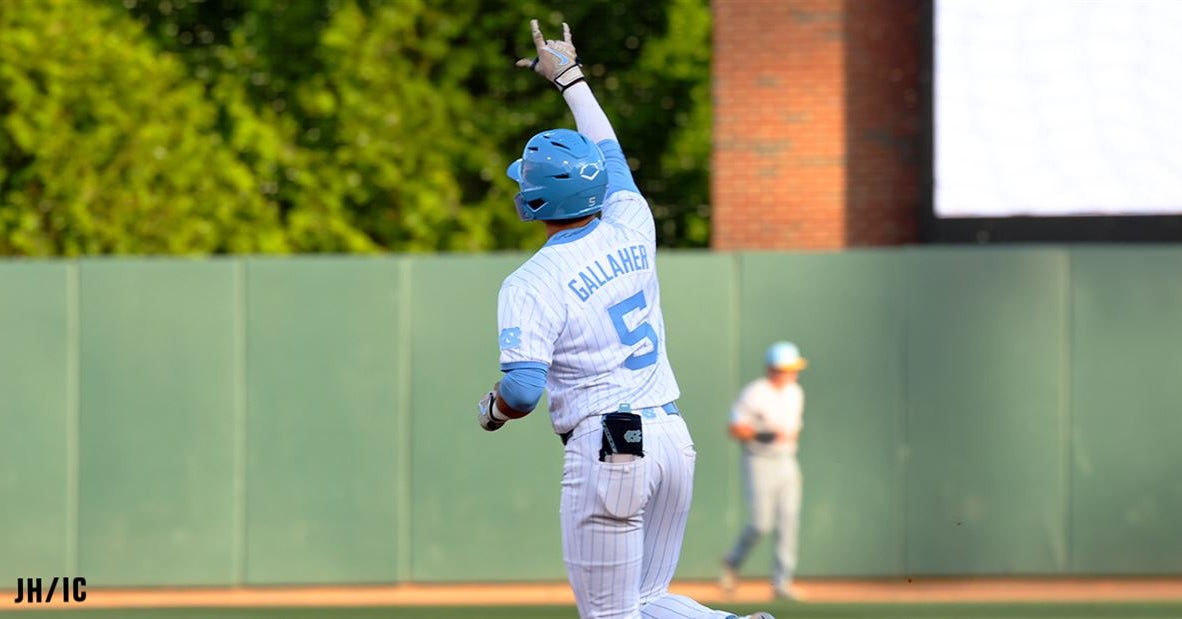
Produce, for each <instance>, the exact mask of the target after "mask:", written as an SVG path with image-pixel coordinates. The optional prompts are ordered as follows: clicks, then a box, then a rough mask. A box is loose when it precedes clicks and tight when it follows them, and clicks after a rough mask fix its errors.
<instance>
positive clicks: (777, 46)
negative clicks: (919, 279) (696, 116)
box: [711, 0, 930, 249]
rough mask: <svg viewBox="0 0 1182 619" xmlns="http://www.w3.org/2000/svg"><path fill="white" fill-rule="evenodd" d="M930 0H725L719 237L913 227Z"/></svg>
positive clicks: (828, 237) (865, 239) (835, 242)
mask: <svg viewBox="0 0 1182 619" xmlns="http://www.w3.org/2000/svg"><path fill="white" fill-rule="evenodd" d="M927 1H930V0H714V2H713V3H712V6H713V12H714V68H713V91H714V106H715V108H714V154H713V158H712V161H711V165H712V170H711V179H712V180H711V183H712V188H711V192H712V202H713V207H714V211H713V235H712V239H713V240H712V244H713V246H714V247H715V248H717V249H790V248H791V249H837V248H842V247H850V246H858V245H883V244H899V243H906V242H909V241H912V240H914V239H915V238H916V233H917V229H916V225H917V224H916V214H917V208H918V204H919V200H920V197H921V194H920V186H921V183H920V174H921V172H922V170H921V167H920V163H921V161H920V156H919V152H920V147H921V145H922V142H921V117H920V100H919V96H920V95H919V93H920V88H919V87H920V82H919V80H920V58H921V55H920V50H921V48H920V31H921V27H922V20H921V15H922V11H923V9H924V3H925V2H927Z"/></svg>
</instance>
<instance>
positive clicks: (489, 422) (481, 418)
mask: <svg viewBox="0 0 1182 619" xmlns="http://www.w3.org/2000/svg"><path fill="white" fill-rule="evenodd" d="M497 384H498V385H499V384H500V383H497ZM476 421H477V422H479V423H480V427H482V428H484V429H485V430H487V431H489V432H496V431H497V430H500V429H501V426H503V425H505V422H506V421H509V419H508V418H503V417H501V416H500V415H499V414H497V388H496V386H495V385H494V386H493V390H492V391H489V392H488V393H487V394H485V396H484V397H482V398H480V401H479V402H477V403H476Z"/></svg>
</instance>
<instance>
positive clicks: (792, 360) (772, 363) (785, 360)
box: [767, 342, 809, 371]
mask: <svg viewBox="0 0 1182 619" xmlns="http://www.w3.org/2000/svg"><path fill="white" fill-rule="evenodd" d="M767 365H768V367H770V368H775V369H777V370H789V371H792V370H796V371H799V370H803V369H805V368H806V367H808V365H809V362H808V361H807V360H806V359H805V358H804V357H802V356H800V349H799V348H797V347H796V344H793V343H792V342H776V343H775V344H772V345H771V346H770V347H768V349H767Z"/></svg>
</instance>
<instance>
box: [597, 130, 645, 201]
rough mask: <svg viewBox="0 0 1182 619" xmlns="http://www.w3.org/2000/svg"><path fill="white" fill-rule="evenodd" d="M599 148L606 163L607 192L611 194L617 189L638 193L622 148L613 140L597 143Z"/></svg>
mask: <svg viewBox="0 0 1182 619" xmlns="http://www.w3.org/2000/svg"><path fill="white" fill-rule="evenodd" d="M599 150H600V151H602V152H603V159H604V163H605V164H607V193H606V194H605V195H604V197H605V199H606V197H607V196H610V195H612V194H613V193H615V192H617V191H621V190H623V191H632V192H635V193H640V190H639V189H637V188H636V180H635V179H633V178H632V170H631V169H630V168H628V160H627V159H625V158H624V149H623V148H621V147H620V143H619V142H617V141H615V140H603V141H601V142H600V143H599Z"/></svg>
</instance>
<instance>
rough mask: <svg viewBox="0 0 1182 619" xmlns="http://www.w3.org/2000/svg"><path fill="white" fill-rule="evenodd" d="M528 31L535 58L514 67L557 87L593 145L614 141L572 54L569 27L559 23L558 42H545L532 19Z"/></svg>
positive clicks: (573, 53) (522, 60)
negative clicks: (535, 53)
mask: <svg viewBox="0 0 1182 619" xmlns="http://www.w3.org/2000/svg"><path fill="white" fill-rule="evenodd" d="M529 28H530V33H531V34H532V35H533V39H534V47H535V48H536V49H537V52H538V55H537V57H535V58H532V59H531V58H522V59H520V60H518V61H517V66H519V67H523V68H529V69H533V70H534V71H537V72H538V73H539V74H541V75H542V77H544V78H546V79H548V80H550V82H551V83H553V84H554V86H556V87H557V88H558V90H559V92H561V93H562V96H563V98H564V99H566V103H567V105H568V106H570V111H571V114H573V115H574V117H575V125H576V126H577V127H578V130H579V133H582V134H583V135H585V136H587V137H589V138H591V141H592V142H595V143H596V144H598V143H599V142H602V141H604V140H615V139H616V133H615V131H614V130H612V124H611V121H609V120H608V119H607V114H605V113H604V111H603V108H602V107H600V106H599V101H597V100H596V99H595V95H594V94H593V93H592V92H591V87H590V86H589V85H587V80H586V78H584V76H583V69H582V65H581V64H580V62H579V53H578V52H577V51H575V44H574V41H572V40H571V34H570V25H568V24H567V23H565V22H563V24H562V40H561V41H556V40H549V41H548V40H546V38H545V37H544V36H542V29H541V28H540V27H539V26H538V20H536V19H531V20H530V22H529Z"/></svg>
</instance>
